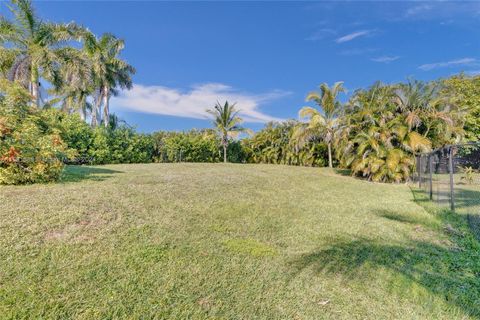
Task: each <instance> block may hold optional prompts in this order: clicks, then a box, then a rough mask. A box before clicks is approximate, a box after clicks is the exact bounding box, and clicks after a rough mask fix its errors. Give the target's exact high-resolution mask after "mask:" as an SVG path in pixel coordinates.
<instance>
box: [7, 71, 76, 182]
mask: <svg viewBox="0 0 480 320" xmlns="http://www.w3.org/2000/svg"><path fill="white" fill-rule="evenodd" d="M0 92H1V94H0V184H24V183H34V182H50V181H55V180H57V179H58V178H59V176H60V173H61V172H62V169H63V166H64V164H63V160H64V159H68V158H71V157H73V156H74V155H75V151H74V150H73V149H69V148H68V147H67V145H66V143H65V142H64V141H63V140H62V137H61V135H60V130H58V129H56V128H51V127H50V126H49V125H48V122H46V121H45V119H44V117H43V116H42V112H41V111H39V110H37V109H36V108H30V107H29V106H28V103H29V101H30V96H29V95H28V93H27V92H26V91H25V90H24V89H23V88H21V87H20V86H18V85H16V84H13V83H10V82H8V81H0Z"/></svg>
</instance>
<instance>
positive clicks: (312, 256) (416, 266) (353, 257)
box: [290, 198, 480, 317]
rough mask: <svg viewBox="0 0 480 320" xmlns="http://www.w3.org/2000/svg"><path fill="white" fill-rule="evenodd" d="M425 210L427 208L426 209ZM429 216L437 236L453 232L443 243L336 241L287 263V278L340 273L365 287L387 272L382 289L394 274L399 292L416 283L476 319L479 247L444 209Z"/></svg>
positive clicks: (460, 219) (396, 216) (479, 312)
mask: <svg viewBox="0 0 480 320" xmlns="http://www.w3.org/2000/svg"><path fill="white" fill-rule="evenodd" d="M416 199H417V198H415V200H414V201H417V200H416ZM418 200H422V199H421V198H419V199H418ZM417 203H419V204H420V205H422V204H423V202H417ZM425 209H427V210H429V208H428V207H425ZM430 212H431V213H432V214H435V215H436V216H437V217H438V219H439V220H440V222H441V223H440V225H439V226H438V227H437V229H436V231H437V232H439V233H441V232H444V230H446V229H447V228H445V229H444V227H445V226H447V225H449V227H450V228H452V229H454V230H456V231H458V232H455V233H454V234H450V237H449V240H450V241H447V242H446V243H445V245H443V244H442V243H441V242H438V243H437V242H425V241H421V240H414V239H413V240H407V241H405V242H386V241H381V240H372V239H367V238H355V239H336V240H333V241H332V242H331V243H330V244H329V245H328V246H326V247H321V248H318V249H316V250H314V251H312V252H310V253H307V254H304V255H301V256H298V257H297V258H295V259H293V260H292V261H290V267H291V268H292V270H293V276H296V275H297V274H298V273H300V272H302V271H303V270H305V269H308V270H313V272H314V273H315V274H316V275H324V274H331V275H341V276H342V277H344V278H345V279H347V280H356V281H360V282H364V283H365V286H368V285H369V282H370V281H372V280H374V279H378V276H379V271H380V270H389V271H391V272H392V274H393V275H394V278H393V279H391V278H388V277H386V278H384V279H385V280H384V281H385V287H391V286H390V284H391V283H390V282H392V281H395V280H396V279H399V278H398V276H400V277H401V279H402V283H405V287H403V286H402V287H401V288H402V289H400V290H404V289H403V288H405V290H407V288H408V289H410V288H411V289H412V290H414V287H415V286H416V285H419V286H421V287H423V288H424V289H425V290H427V291H428V292H430V293H431V294H433V295H435V296H437V297H439V298H441V299H443V300H444V301H445V302H446V303H447V304H450V305H452V306H455V307H457V308H458V309H460V310H461V311H463V312H464V313H466V314H468V315H471V316H474V317H480V243H479V242H478V241H477V239H476V238H475V237H474V236H473V234H472V233H471V232H470V231H469V229H468V227H467V226H466V219H465V217H464V216H458V215H455V214H453V213H451V212H450V211H448V210H443V211H435V212H433V211H430ZM379 215H380V216H383V217H385V218H387V219H391V220H395V221H398V222H400V223H409V224H411V223H415V224H420V225H423V226H425V227H429V228H430V227H432V226H431V225H429V224H428V222H426V221H425V222H424V221H422V220H421V219H418V220H417V219H411V218H408V217H405V216H404V215H402V214H400V213H397V212H390V211H384V212H379ZM449 230H450V231H451V229H449ZM445 232H446V231H445ZM403 279H404V280H405V281H403ZM406 292H408V290H407V291H406ZM406 294H408V293H406Z"/></svg>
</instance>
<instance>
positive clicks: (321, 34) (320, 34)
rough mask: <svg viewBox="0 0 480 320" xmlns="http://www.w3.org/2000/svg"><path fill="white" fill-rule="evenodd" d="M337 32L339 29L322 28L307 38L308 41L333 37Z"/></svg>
mask: <svg viewBox="0 0 480 320" xmlns="http://www.w3.org/2000/svg"><path fill="white" fill-rule="evenodd" d="M336 34H337V31H335V30H333V29H330V28H322V29H320V30H317V31H315V32H314V33H312V34H311V35H310V36H309V37H307V38H305V40H308V41H318V40H323V39H325V38H327V37H332V36H334V35H336Z"/></svg>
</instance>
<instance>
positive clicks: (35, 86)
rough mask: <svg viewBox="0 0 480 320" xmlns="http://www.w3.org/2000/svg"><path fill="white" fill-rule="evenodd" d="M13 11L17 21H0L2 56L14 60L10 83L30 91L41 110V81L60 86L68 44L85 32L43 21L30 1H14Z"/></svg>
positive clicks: (0, 18) (0, 53)
mask: <svg viewBox="0 0 480 320" xmlns="http://www.w3.org/2000/svg"><path fill="white" fill-rule="evenodd" d="M9 8H10V10H11V11H12V14H13V16H14V21H13V22H12V21H8V20H6V19H5V18H4V17H0V45H5V46H3V47H2V48H1V50H0V56H2V57H7V58H9V59H10V63H9V66H8V69H9V72H8V78H9V80H11V81H16V82H19V83H21V84H22V85H23V86H24V87H25V88H27V89H28V90H29V92H30V94H31V96H32V100H33V105H35V106H37V107H39V106H40V99H41V97H40V80H41V79H46V80H48V81H50V82H51V83H52V84H53V85H54V86H56V87H58V86H60V83H61V77H60V68H61V65H62V62H63V59H62V58H63V57H65V55H64V50H65V48H66V42H67V41H69V40H74V39H77V40H78V39H79V38H80V35H81V33H82V28H80V27H78V26H77V25H75V24H74V23H68V24H55V23H50V22H45V21H43V20H41V19H39V18H38V17H37V15H36V14H35V11H34V9H33V6H32V3H31V1H30V0H12V5H10V6H9ZM12 56H14V57H15V59H12ZM3 68H4V69H5V68H6V66H3Z"/></svg>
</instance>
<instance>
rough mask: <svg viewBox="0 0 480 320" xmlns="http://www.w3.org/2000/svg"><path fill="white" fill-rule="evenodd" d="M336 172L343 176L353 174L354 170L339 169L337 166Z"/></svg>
mask: <svg viewBox="0 0 480 320" xmlns="http://www.w3.org/2000/svg"><path fill="white" fill-rule="evenodd" d="M334 170H335V173H336V174H339V175H341V176H351V175H352V171H351V170H350V169H338V168H335V169H334Z"/></svg>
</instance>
